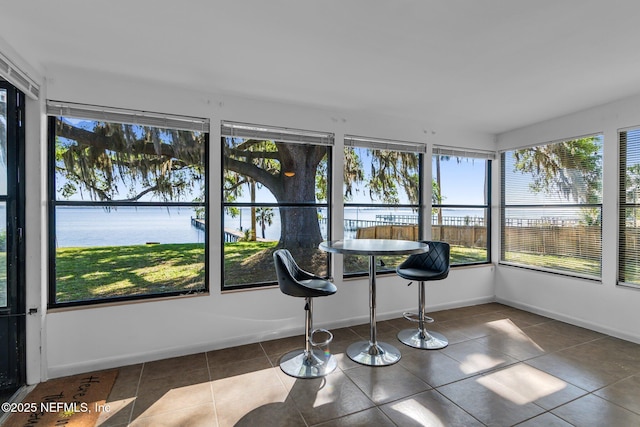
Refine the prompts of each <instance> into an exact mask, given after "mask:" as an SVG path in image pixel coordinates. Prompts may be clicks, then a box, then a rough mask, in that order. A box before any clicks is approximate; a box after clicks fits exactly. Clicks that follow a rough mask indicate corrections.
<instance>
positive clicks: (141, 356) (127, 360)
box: [47, 297, 495, 378]
mask: <svg viewBox="0 0 640 427" xmlns="http://www.w3.org/2000/svg"><path fill="white" fill-rule="evenodd" d="M494 301H495V299H494V298H493V297H482V298H475V299H469V300H460V301H455V302H448V303H446V304H438V305H435V306H427V310H429V311H439V310H448V309H451V308H459V307H466V306H470V305H478V304H485V303H489V302H494ZM416 304H417V302H416ZM415 309H416V307H409V308H407V309H405V310H401V311H388V312H383V313H377V314H376V318H377V319H378V320H389V319H395V318H398V317H402V313H403V312H405V311H409V310H415ZM363 323H369V315H368V314H367V315H365V316H356V317H350V318H347V319H340V320H337V321H330V322H322V323H319V324H316V325H315V326H317V327H322V328H326V329H329V330H331V329H338V328H345V327H349V326H353V325H360V324H363ZM303 327H304V325H303V324H300V325H296V326H294V327H291V328H287V329H280V330H277V331H273V332H267V333H260V334H252V335H244V336H238V337H234V338H230V339H224V340H219V341H211V342H202V343H198V344H195V345H190V346H181V347H171V348H166V349H161V350H155V351H150V352H145V353H135V354H127V355H123V356H117V357H109V358H104V359H95V360H90V361H86V362H81V363H72V364H68V365H57V366H50V367H49V369H48V372H47V374H48V378H59V377H65V376H68V375H75V374H80V373H84V372H91V371H98V370H102V369H113V368H118V367H122V366H128V365H134V364H138V363H145V362H151V361H154V360H160V359H167V358H171V357H180V356H186V355H189V354H195V353H203V352H207V351H212V350H219V349H222V348H228V347H235V346H239V345H244V344H252V343H255V342H260V341H268V340H273V339H278V338H286V337H290V336H294V335H301V334H302V328H303ZM301 346H302V344H301Z"/></svg>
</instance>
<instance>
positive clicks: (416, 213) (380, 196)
mask: <svg viewBox="0 0 640 427" xmlns="http://www.w3.org/2000/svg"><path fill="white" fill-rule="evenodd" d="M344 145H345V148H344V185H343V186H344V238H345V239H402V240H419V239H420V238H421V236H422V234H423V233H422V230H421V224H422V219H421V215H422V209H421V207H422V181H423V180H422V158H423V153H424V152H425V146H424V145H422V144H411V143H405V142H397V141H389V140H381V139H374V138H365V137H358V136H350V135H346V136H345V141H344ZM405 258H406V256H391V257H384V256H381V257H378V260H379V265H378V266H377V267H376V268H377V271H378V272H383V273H384V272H395V267H396V266H397V265H398V264H399V263H400V262H401V261H402V260H404V259H405ZM343 271H344V275H345V276H356V275H366V274H368V271H369V258H368V257H367V256H363V255H345V256H344V264H343Z"/></svg>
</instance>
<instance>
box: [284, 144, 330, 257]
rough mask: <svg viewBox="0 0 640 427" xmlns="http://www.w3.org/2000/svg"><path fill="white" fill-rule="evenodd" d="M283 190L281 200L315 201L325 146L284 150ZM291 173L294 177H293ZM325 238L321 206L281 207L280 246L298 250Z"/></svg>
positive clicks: (303, 146)
mask: <svg viewBox="0 0 640 427" xmlns="http://www.w3.org/2000/svg"><path fill="white" fill-rule="evenodd" d="M280 153H281V154H282V156H281V162H282V163H281V167H282V169H281V172H280V179H281V182H282V193H281V195H280V196H279V197H278V202H280V203H315V201H316V170H317V168H318V164H319V163H320V161H321V160H322V158H323V157H324V153H326V148H325V147H317V146H307V145H302V144H300V145H298V144H295V145H294V144H289V145H288V146H287V147H286V150H284V149H281V150H280ZM289 175H291V176H289ZM321 241H322V233H321V232H320V222H319V221H318V212H317V208H316V207H314V206H309V207H306V206H305V207H300V206H295V207H293V206H280V241H279V243H278V245H279V246H282V247H284V248H288V249H289V250H295V249H297V248H316V247H317V246H318V244H319V243H320V242H321Z"/></svg>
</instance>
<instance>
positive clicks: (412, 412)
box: [391, 399, 445, 427]
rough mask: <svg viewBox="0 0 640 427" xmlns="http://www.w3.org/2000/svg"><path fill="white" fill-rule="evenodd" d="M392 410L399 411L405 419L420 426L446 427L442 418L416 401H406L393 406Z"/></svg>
mask: <svg viewBox="0 0 640 427" xmlns="http://www.w3.org/2000/svg"><path fill="white" fill-rule="evenodd" d="M391 409H393V410H394V411H397V412H398V413H400V414H402V415H403V416H405V417H409V418H411V419H412V420H414V421H415V422H416V423H418V424H419V425H423V426H429V427H445V423H444V422H442V421H441V420H440V417H438V415H436V414H435V413H433V411H431V410H430V409H429V408H427V407H425V406H424V405H422V404H420V403H419V402H416V401H415V400H414V399H408V400H404V401H402V402H398V403H395V404H393V405H391Z"/></svg>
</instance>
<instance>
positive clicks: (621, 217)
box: [616, 126, 640, 289]
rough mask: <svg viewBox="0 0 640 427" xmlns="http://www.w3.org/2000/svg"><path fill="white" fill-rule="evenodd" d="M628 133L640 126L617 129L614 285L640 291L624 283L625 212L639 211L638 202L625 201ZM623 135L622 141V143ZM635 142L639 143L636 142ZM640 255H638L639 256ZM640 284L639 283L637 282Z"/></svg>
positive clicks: (639, 130) (639, 284)
mask: <svg viewBox="0 0 640 427" xmlns="http://www.w3.org/2000/svg"><path fill="white" fill-rule="evenodd" d="M629 131H637V132H640V126H632V127H626V128H623V129H618V168H619V169H618V172H619V174H618V175H619V181H618V184H619V193H618V262H617V270H616V284H617V285H618V286H624V287H628V288H635V289H640V283H634V282H627V281H625V280H624V279H625V277H624V276H625V273H626V268H625V264H626V259H627V257H626V256H625V255H627V240H626V229H627V227H626V221H627V218H626V210H627V209H628V208H632V209H634V208H635V209H640V202H637V203H629V202H628V201H627V185H626V172H627V159H628V157H629V151H628V147H629V145H628V144H629V140H628V137H627V133H628V132H629ZM623 134H624V141H623ZM635 142H640V140H636V141H635ZM623 148H624V149H623ZM639 255H640V254H639ZM639 282H640V281H639Z"/></svg>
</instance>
